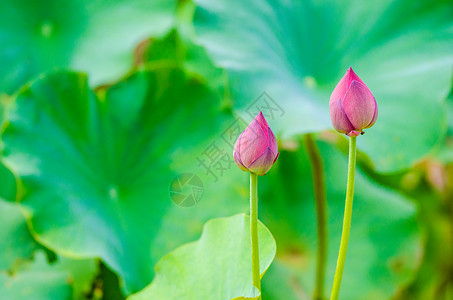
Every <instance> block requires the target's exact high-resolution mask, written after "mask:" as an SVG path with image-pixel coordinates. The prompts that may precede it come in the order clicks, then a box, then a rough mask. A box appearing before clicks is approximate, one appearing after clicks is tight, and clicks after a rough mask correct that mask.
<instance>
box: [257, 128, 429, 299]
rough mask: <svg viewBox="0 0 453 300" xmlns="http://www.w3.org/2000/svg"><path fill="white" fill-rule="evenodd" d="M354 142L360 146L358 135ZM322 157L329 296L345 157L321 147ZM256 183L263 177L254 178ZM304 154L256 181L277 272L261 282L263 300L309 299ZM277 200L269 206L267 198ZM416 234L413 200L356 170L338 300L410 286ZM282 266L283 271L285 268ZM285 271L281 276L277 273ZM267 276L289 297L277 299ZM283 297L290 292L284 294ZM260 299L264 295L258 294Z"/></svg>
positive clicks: (417, 255)
mask: <svg viewBox="0 0 453 300" xmlns="http://www.w3.org/2000/svg"><path fill="white" fill-rule="evenodd" d="M357 143H358V144H359V145H360V144H361V143H362V140H361V137H359V138H358V142H357ZM318 146H319V148H320V151H321V155H322V157H323V159H324V171H325V180H326V183H327V202H328V249H327V250H328V251H327V265H326V278H325V283H326V284H325V291H324V292H325V295H328V294H329V293H330V290H331V287H332V282H333V277H334V272H335V266H336V261H337V255H338V249H339V245H340V236H341V230H342V221H343V212H344V201H345V193H346V178H347V157H346V155H344V154H342V153H340V152H339V151H338V150H336V149H335V148H334V147H332V146H331V145H329V144H327V143H325V142H319V143H318ZM260 179H261V178H260ZM312 189H313V187H312V177H311V172H310V164H309V163H308V157H307V155H306V153H305V151H304V150H303V149H299V150H297V151H291V152H290V151H283V152H282V153H281V154H280V158H279V162H278V164H276V165H275V166H274V167H273V168H272V172H269V173H268V174H267V175H266V176H264V177H263V179H262V180H261V183H260V189H259V191H260V192H261V193H260V200H261V206H260V207H261V210H260V212H259V213H260V216H261V219H262V220H263V222H264V223H265V224H266V225H268V227H269V229H270V230H271V231H272V233H273V235H274V237H275V239H276V241H277V246H278V253H277V258H276V260H277V261H278V268H277V267H276V268H272V267H271V269H270V270H269V274H268V275H269V276H266V277H265V278H264V282H263V294H264V296H267V295H269V297H266V299H269V300H270V299H285V300H292V299H298V296H296V295H301V294H302V295H304V294H305V295H309V296H311V295H313V289H314V279H315V265H316V251H317V248H316V247H317V235H316V232H317V231H316V214H315V207H314V200H313V199H314V198H313V191H312ZM277 198H278V199H280V201H273V199H277ZM421 252H422V245H421V233H420V230H419V226H418V223H417V221H416V210H415V207H414V205H413V203H411V201H410V200H409V199H407V198H405V197H403V196H401V195H400V194H398V193H396V192H395V191H392V190H389V189H387V188H385V187H383V186H379V185H378V184H376V183H374V182H373V181H370V180H369V179H368V178H367V177H366V176H365V175H364V174H363V173H362V172H361V170H360V169H358V170H357V173H356V185H355V194H354V204H353V211H352V227H351V234H350V237H349V246H348V253H347V257H346V266H345V269H344V274H343V281H342V284H341V292H340V299H367V300H369V299H389V298H390V297H391V296H392V295H394V294H395V293H396V292H397V291H398V289H399V288H401V287H402V286H403V285H405V284H407V283H409V282H410V280H411V279H412V278H413V276H414V274H415V271H416V269H417V267H418V265H419V264H420V259H421ZM285 269H286V271H285ZM279 274H283V275H279ZM267 277H268V278H269V280H270V279H271V278H275V277H279V278H280V280H282V281H283V279H281V278H285V281H286V285H287V286H290V287H291V288H292V290H293V295H294V296H291V297H290V296H286V297H283V298H282V297H279V292H278V291H279V289H280V286H283V285H284V284H283V283H282V284H278V285H277V286H276V285H275V283H274V282H273V281H268V280H267ZM288 295H291V294H290V293H288ZM264 296H263V297H264Z"/></svg>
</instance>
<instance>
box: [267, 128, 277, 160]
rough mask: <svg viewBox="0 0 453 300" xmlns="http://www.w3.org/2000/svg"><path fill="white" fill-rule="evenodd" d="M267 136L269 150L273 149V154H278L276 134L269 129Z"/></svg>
mask: <svg viewBox="0 0 453 300" xmlns="http://www.w3.org/2000/svg"><path fill="white" fill-rule="evenodd" d="M267 136H268V137H269V148H271V151H272V153H274V154H275V153H277V152H278V145H277V139H276V138H275V135H274V133H273V132H272V130H271V129H270V128H269V127H268V128H267Z"/></svg>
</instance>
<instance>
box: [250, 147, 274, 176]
mask: <svg viewBox="0 0 453 300" xmlns="http://www.w3.org/2000/svg"><path fill="white" fill-rule="evenodd" d="M274 161H275V154H274V153H272V151H271V149H270V148H267V149H266V150H265V151H264V152H263V153H262V154H261V156H260V157H258V158H257V159H256V160H255V161H254V162H253V163H252V164H251V165H250V166H249V168H248V169H249V171H250V172H252V173H255V174H257V175H260V176H262V175H265V174H266V173H267V171H269V169H270V168H271V167H272V165H273V164H274Z"/></svg>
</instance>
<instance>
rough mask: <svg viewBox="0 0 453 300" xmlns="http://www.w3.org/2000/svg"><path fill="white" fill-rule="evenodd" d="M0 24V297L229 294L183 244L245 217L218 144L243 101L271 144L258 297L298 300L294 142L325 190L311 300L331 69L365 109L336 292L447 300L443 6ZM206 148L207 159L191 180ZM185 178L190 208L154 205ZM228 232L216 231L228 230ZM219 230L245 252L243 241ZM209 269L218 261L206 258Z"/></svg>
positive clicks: (341, 159) (96, 11) (450, 258)
mask: <svg viewBox="0 0 453 300" xmlns="http://www.w3.org/2000/svg"><path fill="white" fill-rule="evenodd" d="M0 17H1V18H0V41H1V44H2V47H1V49H0V61H1V62H2V66H3V67H2V68H1V70H0V94H1V95H0V123H2V126H1V128H3V129H2V136H1V147H2V148H1V149H2V163H1V164H0V242H1V245H2V247H1V248H0V294H1V295H2V296H1V297H2V299H3V298H4V299H7V300H10V299H11V300H15V299H20V300H22V299H33V300H36V299H43V300H47V299H52V300H54V299H55V300H59V299H123V298H125V297H127V296H129V295H131V294H133V293H136V292H139V291H140V290H142V289H144V288H145V287H146V286H147V285H150V286H149V287H147V288H146V289H145V290H144V292H143V293H141V294H140V295H142V297H144V299H165V300H169V299H170V298H171V299H173V298H175V297H176V296H170V295H175V290H176V289H178V288H179V289H181V290H189V289H190V287H187V285H184V284H185V283H187V282H188V281H187V280H182V279H181V278H188V277H185V276H189V277H190V278H192V280H193V279H197V278H200V280H202V283H205V285H206V286H211V287H213V289H217V288H219V287H220V288H221V289H222V291H224V292H225V293H227V294H228V293H231V291H232V290H228V287H232V286H235V284H234V283H238V282H239V283H242V284H243V283H244V282H243V281H241V280H238V278H230V279H231V281H229V279H228V280H227V279H225V278H224V280H222V279H218V278H222V277H221V275H222V274H224V272H226V271H225V270H229V268H228V267H229V266H232V265H233V263H234V262H233V261H234V253H231V251H230V252H225V253H224V252H221V251H220V250H218V249H217V248H216V247H217V246H218V245H219V241H217V242H216V239H211V240H209V241H208V242H209V243H208V242H207V243H206V244H203V245H204V247H206V249H207V250H206V249H205V250H206V251H207V252H209V250H210V249H211V248H210V247H212V248H213V249H215V250H213V252H215V253H213V255H214V254H215V255H218V256H216V257H217V259H218V260H217V261H216V260H215V258H213V257H211V256H209V255H208V254H210V253H208V254H206V255H204V254H203V255H200V253H205V252H201V250H200V252H197V251H195V250H194V251H193V252H192V250H190V249H191V248H193V247H194V245H197V244H189V245H185V246H182V245H183V244H185V243H187V242H191V241H195V240H197V239H198V238H199V237H200V235H201V232H202V228H203V224H204V223H205V222H207V221H208V220H210V219H212V218H216V217H228V216H231V215H234V214H237V213H243V212H247V209H248V176H247V174H245V173H242V172H241V171H240V170H238V169H237V168H236V167H235V165H234V163H233V161H232V157H231V156H232V155H231V151H232V147H231V143H232V142H233V143H234V141H235V139H236V137H237V135H238V132H239V133H240V130H239V131H238V128H242V129H243V128H244V126H245V125H246V124H247V123H248V122H249V121H250V120H251V118H252V117H253V116H254V115H253V114H254V113H256V112H257V111H256V110H257V109H262V110H263V113H264V114H265V115H266V117H267V118H268V121H269V123H270V125H271V127H272V129H273V130H274V132H276V134H277V137H278V140H279V147H280V149H281V153H280V158H279V160H278V161H277V164H276V165H275V166H274V167H273V169H272V170H271V171H270V172H269V174H267V175H266V176H264V177H260V181H259V193H260V195H259V196H260V208H259V209H260V211H259V216H260V219H261V220H262V221H263V223H264V224H265V225H266V226H268V228H269V229H270V231H271V232H272V234H273V236H274V238H275V241H276V244H277V253H276V258H275V260H274V262H273V263H272V264H271V266H270V268H269V270H268V271H267V273H266V274H265V275H264V277H263V298H264V299H267V300H272V299H275V300H292V299H310V298H311V297H312V293H313V288H314V279H315V274H314V266H315V262H316V257H315V254H316V247H317V237H316V215H315V209H314V200H313V186H312V181H313V178H312V175H311V172H310V169H311V168H312V167H313V166H312V163H311V162H310V161H309V158H308V157H307V154H306V150H305V149H304V146H303V144H302V143H300V141H301V135H302V134H305V133H308V132H314V133H316V135H315V136H316V144H317V146H318V147H319V149H320V153H321V155H322V158H323V164H324V174H325V180H326V184H327V189H326V193H327V201H328V257H327V270H326V285H325V295H326V296H327V295H328V294H329V292H330V286H331V282H332V279H333V272H334V267H335V258H336V255H337V251H338V246H339V239H340V234H341V231H340V230H341V221H342V215H343V206H344V195H345V183H346V159H347V155H346V153H347V143H346V139H345V138H344V137H342V136H340V135H338V134H336V133H333V132H330V131H329V130H330V129H331V124H330V121H329V117H328V116H329V111H328V105H327V103H328V99H329V94H330V92H331V90H332V89H333V87H334V85H335V84H336V82H337V81H338V80H339V78H341V76H342V75H343V73H344V72H345V71H346V69H347V67H349V66H352V67H353V68H354V70H356V71H357V73H358V74H359V76H361V77H362V79H363V80H364V81H365V82H366V83H367V85H368V86H369V87H370V89H371V91H372V92H373V93H374V95H375V97H376V100H377V103H378V105H379V117H378V120H377V123H376V125H375V126H374V127H373V128H371V129H369V130H367V132H366V134H365V135H364V136H361V137H359V138H358V147H359V150H360V153H359V157H358V159H359V161H358V168H359V170H358V175H357V176H358V178H357V183H356V198H355V202H354V210H353V218H352V231H351V238H350V248H349V251H348V257H347V261H346V268H345V274H344V281H343V285H342V291H341V294H340V298H341V299H347V300H349V299H351V300H354V299H420V300H426V299H428V300H429V299H436V300H437V299H452V298H453V275H452V274H453V234H452V232H453V123H452V120H453V92H452V71H453V52H452V49H453V3H452V2H451V0H436V1H428V0H422V1H408V0H396V1H390V0H388V1H377V0H376V1H374V0H373V1H359V0H350V1H346V0H343V1H333V0H331V1H309V0H304V1H300V2H288V1H283V0H281V1H248V2H240V1H228V2H227V1H223V0H219V1H207V0H194V2H192V1H189V0H181V1H164V0H147V1H144V0H132V1H125V0H115V1H106V0H95V1H66V2H61V1H56V0H52V1H47V2H46V3H45V5H44V4H43V3H42V2H39V1H35V0H20V1H12V0H8V1H3V2H1V3H0ZM263 92H266V93H267V94H266V95H267V97H268V98H261V97H259V98H258V96H260V95H262V93H263ZM449 93H450V94H449ZM263 99H267V100H268V103H271V104H277V108H278V111H273V110H272V107H266V106H264V105H263V102H260V101H262V100H263ZM273 108H274V109H275V106H274V107H273ZM272 113H274V115H272ZM236 127H237V128H236ZM231 129H235V130H231ZM215 147H217V149H218V150H219V153H221V154H219V155H221V156H219V157H221V158H222V159H223V160H222V161H221V163H222V164H219V160H217V164H211V165H210V166H209V167H210V168H209V169H205V168H204V166H205V163H206V159H208V158H207V156H206V153H208V151H209V150H212V149H215ZM211 154H212V153H211ZM203 159H204V163H201V161H202V160H203ZM221 166H223V167H224V169H221V168H220V167H221ZM183 173H193V174H195V175H196V176H198V177H199V178H200V179H201V181H202V182H203V195H202V198H201V201H200V202H199V203H198V204H197V205H195V206H192V207H189V208H183V207H180V206H177V205H176V204H175V203H173V202H172V201H171V198H170V194H169V190H171V189H172V188H173V186H172V185H171V182H172V180H174V179H175V178H178V177H177V176H178V175H181V174H183ZM233 218H234V217H233ZM231 220H233V219H231ZM213 222H216V221H213ZM217 222H218V221H217ZM208 224H211V225H212V222H210V223H208ZM235 225H236V226H235V227H231V226H228V225H227V224H223V225H222V226H223V227H219V228H218V229H217V230H218V236H214V237H217V238H220V237H221V234H222V233H223V234H225V233H226V232H230V231H228V230H227V229H230V230H237V231H240V230H242V229H243V227H241V226H239V225H240V224H239V223H238V224H235ZM263 228H264V229H263V230H265V227H263ZM245 232H247V231H245ZM229 236H231V237H230V239H231V244H232V245H233V244H234V243H238V245H243V244H244V243H242V244H240V243H239V242H240V241H239V240H238V238H239V236H243V237H246V234H245V235H244V234H242V235H240V234H230V235H229ZM235 238H236V239H235ZM202 239H203V238H202ZM241 241H242V242H244V241H243V240H241ZM211 242H212V243H211ZM222 242H225V240H222ZM196 243H199V242H196ZM271 243H272V242H269V241H268V242H264V245H263V247H266V246H269V245H270V244H271ZM245 244H247V243H245ZM245 244H244V245H245ZM178 246H182V247H181V248H177V247H178ZM238 247H239V248H240V250H241V251H245V252H244V253H247V250H246V249H245V248H243V246H238ZM176 248H177V249H176ZM175 249H176V250H175ZM187 249H189V250H190V251H189V250H187ZM244 249H245V250H244ZM167 253H169V254H167ZM165 254H167V255H165ZM197 255H198V258H197V259H195V260H192V257H197ZM188 257H190V259H189V258H188ZM269 257H273V254H272V255H270V256H269ZM161 258H162V259H161ZM208 258H209V259H213V260H214V261H216V262H223V263H224V264H223V265H222V268H212V267H211V266H205V265H204V263H206V261H207V260H208ZM160 259H161V260H160ZM204 259H205V261H204ZM159 260H160V261H159ZM198 260H200V263H197V262H198ZM270 260H272V259H270ZM158 261H159V262H158ZM175 261H176V262H177V261H181V265H180V266H181V268H179V267H178V266H179V265H178V264H176V265H175V264H174V262H175ZM241 261H242V260H241ZM183 263H184V264H183ZM269 263H270V261H269ZM156 265H157V266H162V268H159V267H158V269H156V270H155V269H154V267H155V266H156ZM182 266H184V268H186V269H184V268H182ZM244 266H247V264H246V262H245V260H244V261H242V262H241V263H238V265H237V267H238V269H240V268H242V267H244ZM183 270H190V271H191V272H193V276H194V277H191V276H192V275H191V274H186V273H184V271H183ZM202 271H203V272H202ZM187 272H188V271H187ZM204 272H206V273H204ZM155 273H156V274H160V276H161V277H159V275H158V276H156V278H157V279H156V281H154V282H153V278H154V275H155ZM208 273H209V274H208ZM162 274H164V275H162ZM197 274H198V275H197ZM241 274H243V273H241ZM168 276H169V277H168ZM173 276H174V280H173ZM233 277H234V276H233ZM159 278H166V279H165V280H164V281H165V282H164V283H165V284H163V285H159V284H161V283H162V281H160V283H159ZM178 278H179V281H178ZM215 280H216V281H215ZM152 282H153V283H152ZM178 282H179V285H178ZM228 283H231V284H230V285H228ZM156 287H157V288H156ZM159 288H160V290H159ZM153 291H157V292H153ZM158 292H159V293H161V294H159V293H158ZM197 292H200V293H201V294H200V293H199V294H193V295H196V296H193V297H192V298H193V299H195V298H194V297H198V298H200V297H201V298H203V299H204V298H206V297H209V296H207V294H203V291H197ZM205 292H206V291H205ZM248 292H252V290H249V291H248ZM194 293H195V292H194ZM187 295H188V297H189V298H188V299H191V298H190V295H191V294H187ZM216 295H217V294H216ZM137 297H138V296H137ZM216 297H217V296H212V297H211V298H212V299H221V297H217V298H216ZM132 298H134V297H132ZM198 298H197V299H198ZM175 299H176V298H175ZM222 299H223V298H222Z"/></svg>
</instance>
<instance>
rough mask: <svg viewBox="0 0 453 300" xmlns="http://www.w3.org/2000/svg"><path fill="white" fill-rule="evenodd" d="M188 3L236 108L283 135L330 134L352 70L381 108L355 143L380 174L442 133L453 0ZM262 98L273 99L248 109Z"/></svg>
mask: <svg viewBox="0 0 453 300" xmlns="http://www.w3.org/2000/svg"><path fill="white" fill-rule="evenodd" d="M195 2H196V3H197V4H198V5H199V7H198V9H197V10H196V12H195V17H194V21H195V28H196V31H197V34H198V36H199V42H200V44H201V45H203V46H205V47H206V49H207V50H208V52H209V53H210V54H211V56H212V58H213V59H214V61H215V62H216V63H218V64H219V65H220V66H221V67H224V68H226V69H227V70H228V71H229V75H230V77H231V80H230V83H231V87H232V98H233V99H234V100H235V101H236V108H238V109H240V110H242V111H244V110H245V111H252V112H254V111H256V110H257V109H259V108H261V109H263V111H264V113H265V114H267V115H268V116H272V115H281V114H283V113H284V118H278V122H276V124H274V128H275V129H276V131H280V132H282V133H283V136H286V137H288V136H291V135H293V134H295V133H304V132H312V131H319V130H325V129H329V128H332V125H331V123H330V119H329V104H328V103H329V96H330V93H331V92H332V90H333V88H334V87H335V84H336V83H337V82H338V81H339V79H340V78H341V77H342V76H343V74H344V73H345V72H346V70H347V68H348V67H349V66H352V67H353V69H354V70H355V71H356V72H357V74H359V76H361V78H362V79H363V80H364V81H365V83H366V84H367V85H368V87H369V88H370V89H371V91H372V92H373V93H374V96H375V97H376V100H377V103H378V106H379V117H378V119H377V123H376V124H375V126H374V127H373V128H371V129H369V130H367V132H366V134H365V136H364V137H362V138H361V141H362V142H361V143H360V145H359V146H360V149H361V150H363V151H364V152H366V153H367V154H368V155H369V156H370V157H371V159H372V161H373V162H374V164H375V168H376V169H377V170H378V171H381V172H393V171H397V170H400V169H402V168H406V167H408V166H409V165H411V164H412V163H413V162H414V161H416V160H417V159H419V158H420V157H421V156H423V155H425V154H426V153H427V152H429V151H430V150H431V149H432V147H433V146H434V144H436V143H437V142H438V141H439V140H440V139H441V138H442V137H443V136H444V134H445V109H444V100H445V97H446V96H447V94H448V91H449V88H450V82H451V81H450V78H451V73H452V71H451V70H452V65H453V53H452V51H451V49H452V48H453V11H452V9H451V1H448V0H438V1H431V0H422V1H411V0H397V1H394V0H391V1H390V0H386V1H381V0H371V1H361V0H351V1H346V0H342V1H336V0H335V1H334V0H330V1H311V0H308V1H284V0H280V1H257V0H253V1H247V2H244V1H238V0H236V1H226V0H220V1H209V0H195ZM263 91H266V92H267V93H268V95H269V96H270V97H271V98H272V99H273V101H269V100H267V101H261V102H260V101H258V103H254V102H253V100H254V99H256V97H257V96H258V95H259V94H261V93H262V92H263Z"/></svg>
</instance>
